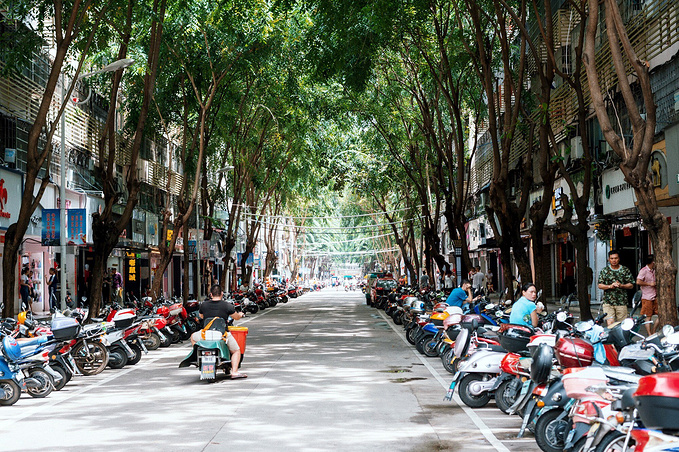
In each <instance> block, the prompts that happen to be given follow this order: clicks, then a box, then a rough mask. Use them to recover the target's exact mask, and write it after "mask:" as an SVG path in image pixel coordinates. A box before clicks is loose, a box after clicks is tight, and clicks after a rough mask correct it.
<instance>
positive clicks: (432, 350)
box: [422, 337, 439, 358]
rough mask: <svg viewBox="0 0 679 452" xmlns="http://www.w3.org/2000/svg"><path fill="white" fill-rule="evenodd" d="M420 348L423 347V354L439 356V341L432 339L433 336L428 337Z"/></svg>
mask: <svg viewBox="0 0 679 452" xmlns="http://www.w3.org/2000/svg"><path fill="white" fill-rule="evenodd" d="M422 348H423V349H424V356H428V357H430V358H435V357H437V356H439V350H438V349H439V343H438V341H434V338H433V337H430V338H429V340H428V341H425V343H424V346H423V347H422Z"/></svg>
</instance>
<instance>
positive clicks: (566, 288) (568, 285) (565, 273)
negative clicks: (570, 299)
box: [561, 258, 575, 296]
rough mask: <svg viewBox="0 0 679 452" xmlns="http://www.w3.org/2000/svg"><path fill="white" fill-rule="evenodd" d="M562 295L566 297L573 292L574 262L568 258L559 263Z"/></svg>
mask: <svg viewBox="0 0 679 452" xmlns="http://www.w3.org/2000/svg"><path fill="white" fill-rule="evenodd" d="M561 282H562V290H561V291H562V295H565V296H568V295H570V294H572V293H573V292H575V262H573V261H572V260H571V259H570V258H568V259H567V260H566V262H562V263H561Z"/></svg>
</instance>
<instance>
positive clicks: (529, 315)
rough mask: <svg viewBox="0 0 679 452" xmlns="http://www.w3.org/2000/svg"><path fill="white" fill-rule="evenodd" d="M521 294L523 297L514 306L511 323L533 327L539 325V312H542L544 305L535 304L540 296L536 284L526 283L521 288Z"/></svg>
mask: <svg viewBox="0 0 679 452" xmlns="http://www.w3.org/2000/svg"><path fill="white" fill-rule="evenodd" d="M521 295H522V296H521V298H519V300H518V301H517V302H516V303H514V305H513V306H512V313H511V314H510V315H509V323H513V324H515V325H526V326H532V327H536V326H538V314H540V313H541V312H542V309H543V308H544V305H543V304H542V303H539V304H538V305H536V304H535V300H536V299H537V298H538V291H537V289H536V288H535V284H533V283H526V284H524V285H523V287H522V288H521Z"/></svg>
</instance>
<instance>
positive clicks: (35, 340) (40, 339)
mask: <svg viewBox="0 0 679 452" xmlns="http://www.w3.org/2000/svg"><path fill="white" fill-rule="evenodd" d="M47 341H49V337H48V336H37V337H31V338H20V339H17V343H18V344H19V347H21V350H22V351H23V349H24V348H28V347H31V346H38V345H40V344H44V343H45V342H47Z"/></svg>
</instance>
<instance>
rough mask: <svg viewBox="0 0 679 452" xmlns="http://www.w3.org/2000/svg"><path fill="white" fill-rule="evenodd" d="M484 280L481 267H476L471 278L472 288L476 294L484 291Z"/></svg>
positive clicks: (484, 276)
mask: <svg viewBox="0 0 679 452" xmlns="http://www.w3.org/2000/svg"><path fill="white" fill-rule="evenodd" d="M485 279H486V275H484V274H483V272H482V271H481V267H478V266H477V267H476V269H475V272H474V276H473V277H472V287H473V288H474V290H475V291H476V292H479V293H481V292H483V291H484V289H485V287H486V286H485Z"/></svg>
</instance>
